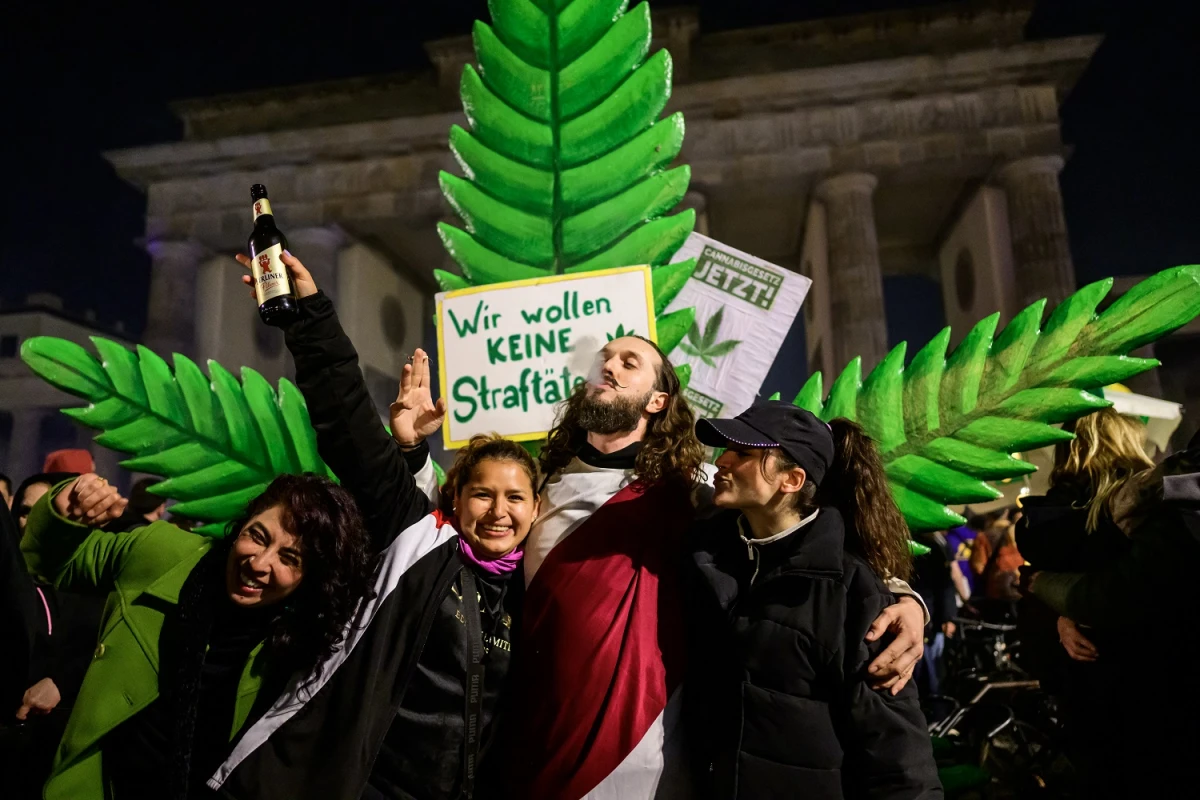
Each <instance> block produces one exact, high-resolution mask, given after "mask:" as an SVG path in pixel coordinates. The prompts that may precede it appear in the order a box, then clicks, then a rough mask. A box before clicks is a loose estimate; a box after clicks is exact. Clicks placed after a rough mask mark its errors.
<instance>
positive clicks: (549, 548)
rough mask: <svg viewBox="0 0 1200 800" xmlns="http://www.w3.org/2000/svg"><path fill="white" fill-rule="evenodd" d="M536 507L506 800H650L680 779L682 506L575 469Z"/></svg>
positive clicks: (624, 478) (608, 473) (616, 476)
mask: <svg viewBox="0 0 1200 800" xmlns="http://www.w3.org/2000/svg"><path fill="white" fill-rule="evenodd" d="M542 503H543V514H542V516H541V517H539V519H538V521H537V523H536V524H535V526H534V528H533V530H532V532H531V533H530V536H529V540H528V542H527V544H526V555H525V579H526V582H527V584H528V590H527V593H526V597H525V611H524V621H523V624H522V632H521V639H520V648H521V649H520V655H519V659H520V667H519V676H520V677H519V678H518V681H519V689H518V699H517V702H516V703H515V704H514V706H513V707H512V709H513V710H512V716H513V717H514V718H515V720H514V722H515V727H516V729H517V730H518V731H519V734H518V735H516V736H515V738H514V743H515V751H514V759H513V769H514V775H513V781H514V785H513V786H511V787H510V789H511V790H512V796H514V797H522V798H530V800H581V798H589V799H590V800H610V799H611V800H616V798H622V800H638V799H639V798H647V800H649V798H653V797H655V796H656V793H657V792H658V787H659V785H660V783H662V784H663V785H664V788H666V784H667V783H673V782H675V781H677V780H682V779H683V776H682V775H681V776H680V777H679V778H676V777H675V776H674V773H675V772H676V770H679V771H680V772H682V771H683V764H682V754H680V756H679V757H676V755H675V753H674V751H675V750H677V749H678V748H680V747H681V745H682V742H681V741H680V737H679V735H678V734H679V733H680V731H679V730H678V719H677V717H678V706H679V697H678V689H679V686H680V684H681V682H682V680H683V658H684V647H683V625H682V613H681V607H680V601H681V598H680V588H679V585H678V583H679V566H680V559H681V550H680V547H681V543H682V536H683V533H684V531H685V530H686V528H687V526H688V524H689V523H690V521H691V519H692V516H693V512H692V503H691V498H690V496H689V494H688V492H687V491H686V490H685V489H681V488H670V487H666V486H650V487H646V486H644V485H642V484H640V483H637V482H636V479H635V476H634V475H633V472H632V470H623V469H604V468H598V467H591V466H588V465H587V464H584V463H583V462H582V461H580V460H579V459H575V460H574V461H572V462H571V464H570V465H569V466H568V467H567V468H566V469H565V470H564V471H563V472H562V473H560V474H559V475H557V476H555V477H554V478H553V479H552V480H551V481H550V482H549V483H548V484H547V486H546V488H545V490H544V493H543V499H542ZM672 698H674V700H672ZM657 796H659V797H662V794H658V795H657Z"/></svg>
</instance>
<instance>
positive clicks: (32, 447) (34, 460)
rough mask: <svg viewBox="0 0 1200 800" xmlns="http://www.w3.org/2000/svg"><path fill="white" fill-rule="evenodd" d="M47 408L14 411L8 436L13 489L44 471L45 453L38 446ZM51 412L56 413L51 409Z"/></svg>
mask: <svg viewBox="0 0 1200 800" xmlns="http://www.w3.org/2000/svg"><path fill="white" fill-rule="evenodd" d="M46 413H47V409H42V408H18V409H16V410H14V411H13V412H12V416H13V426H12V434H11V435H10V436H9V438H8V474H9V477H11V478H12V479H13V491H16V489H17V484H19V483H20V482H21V481H23V480H25V479H26V478H28V477H29V476H30V475H34V474H36V473H38V472H41V471H42V459H43V458H45V455H44V454H43V453H42V452H41V449H40V448H39V446H38V437H39V436H40V435H41V431H42V417H44V416H45V415H46ZM50 413H55V412H53V411H51V412H50Z"/></svg>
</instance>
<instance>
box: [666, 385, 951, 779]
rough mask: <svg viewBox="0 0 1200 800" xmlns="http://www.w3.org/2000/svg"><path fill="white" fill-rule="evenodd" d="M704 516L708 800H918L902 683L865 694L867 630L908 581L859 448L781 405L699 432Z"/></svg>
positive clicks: (922, 746)
mask: <svg viewBox="0 0 1200 800" xmlns="http://www.w3.org/2000/svg"><path fill="white" fill-rule="evenodd" d="M697 434H698V435H699V437H700V440H701V441H702V442H704V443H705V444H708V445H711V446H714V447H723V448H726V450H725V452H724V453H723V454H722V455H721V457H720V458H719V459H717V468H718V472H717V476H716V485H715V495H714V498H713V501H714V503H715V505H716V506H717V507H718V508H719V509H722V510H721V511H720V512H719V513H718V514H717V515H716V516H714V517H712V518H711V519H709V520H707V521H706V522H704V523H701V524H699V525H698V528H697V530H696V532H695V535H694V536H693V537H692V539H691V546H690V555H689V566H688V591H689V606H688V609H689V615H688V616H689V619H688V635H689V641H688V645H689V646H688V655H689V659H688V662H689V663H688V676H687V683H686V690H685V697H686V698H687V699H686V705H687V708H688V710H687V715H688V721H689V739H690V740H691V742H692V745H693V752H694V755H695V763H696V767H697V770H698V772H699V776H698V777H699V778H700V779H699V780H698V781H697V785H698V786H700V787H702V791H705V792H707V793H708V796H710V797H713V798H765V797H771V798H791V797H795V798H804V800H821V799H822V798H860V797H869V798H901V797H903V798H929V797H941V796H942V789H941V784H940V782H939V781H938V777H937V768H936V766H935V764H934V760H933V754H932V751H931V749H930V744H929V734H928V733H927V731H926V727H925V719H924V717H923V715H922V713H921V710H920V708H919V706H918V704H917V693H916V689H915V687H913V686H912V685H911V684H909V685H908V686H906V687H905V688H904V689H903V690H902V691H900V692H899V693H898V694H893V693H891V692H886V691H884V692H880V691H875V690H873V689H872V688H871V687H870V679H869V677H868V675H867V674H866V668H867V664H868V663H869V662H870V661H871V659H872V658H873V657H874V656H875V655H876V652H877V651H878V650H882V648H883V645H884V643H883V642H880V641H875V642H866V641H864V637H865V636H866V633H867V630H868V629H869V628H870V626H871V622H872V621H873V620H874V619H875V618H876V617H877V616H878V615H879V612H880V611H881V610H882V609H883V608H884V607H885V606H887V605H890V604H891V603H892V602H894V600H893V597H892V595H891V594H890V593H889V591H888V589H887V588H886V587H885V586H884V583H883V580H882V578H885V577H894V578H904V577H907V575H908V573H909V569H910V559H909V555H908V547H907V540H908V529H907V527H906V526H905V524H904V519H903V517H902V516H901V515H900V512H899V510H898V509H897V508H896V504H895V502H894V501H893V500H892V496H891V493H890V491H889V489H888V485H887V479H886V476H885V475H884V471H883V465H882V463H881V462H880V459H879V454H878V452H877V451H876V449H875V447H874V445H873V444H872V443H871V440H870V438H869V437H868V436H867V435H866V433H865V432H864V431H863V430H862V428H860V427H859V426H858V425H856V424H854V423H853V422H850V421H848V420H841V419H839V420H834V421H833V423H831V424H830V425H826V424H825V423H824V422H822V421H821V420H819V419H817V417H815V416H813V415H812V414H811V413H809V412H807V411H804V410H803V409H800V408H796V407H795V406H792V405H789V404H787V403H781V402H767V403H761V404H758V405H755V406H752V407H751V408H750V409H748V410H747V411H746V412H744V413H743V414H741V415H740V416H738V417H737V418H736V419H732V420H701V421H700V422H699V424H698V425H697Z"/></svg>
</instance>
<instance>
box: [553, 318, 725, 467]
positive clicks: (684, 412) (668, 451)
mask: <svg viewBox="0 0 1200 800" xmlns="http://www.w3.org/2000/svg"><path fill="white" fill-rule="evenodd" d="M636 338H638V339H641V340H642V341H643V342H646V343H647V344H649V345H650V346H651V347H653V348H654V352H656V353H658V359H659V362H658V370H657V372H656V375H655V381H654V390H655V391H658V392H663V393H664V394H666V395H667V404H666V406H664V407H663V410H662V411H659V412H657V413H656V414H654V415H652V416H651V417H650V419H649V421H648V422H647V424H646V435H645V437H643V439H642V447H641V449H640V450H639V451H638V455H637V464H636V472H637V476H638V478H639V479H640V480H641V481H643V482H644V483H647V484H652V483H678V484H680V485H683V486H688V487H690V486H693V485H695V484H696V483H697V482H698V481H699V480H700V478H701V475H702V474H703V473H702V471H701V466H702V465H703V464H704V446H703V445H702V444H700V440H699V439H697V438H696V417H695V415H694V414H692V409H691V408H690V407H689V406H688V404H687V400H686V399H684V397H683V386H682V385H681V384H680V383H679V376H678V375H676V374H675V367H674V366H672V365H671V362H670V360H669V359H668V358H667V354H666V353H664V352H663V351H662V350H661V349H660V348H659V346H658V345H657V344H655V343H654V342H652V341H650V340H649V339H646V338H643V337H641V336H638V337H636ZM586 394H587V384H586V383H584V384H580V385H579V386H577V387H576V388H575V391H574V392H573V393H572V394H571V397H570V398H568V400H567V402H566V405H565V406H564V407H563V410H562V413H561V414H560V416H559V419H558V424H557V425H555V426H554V430H552V431H551V432H550V437H549V439H548V440H547V441H546V445H545V447H543V448H542V453H541V459H540V460H541V466H542V475H544V476H546V477H550V476H551V475H554V474H555V473H556V472H558V471H559V470H561V469H562V468H563V467H565V466H567V464H569V463H571V459H572V458H574V457H575V454H576V453H577V452H578V451H579V448H580V447H582V446H583V444H584V442H586V441H587V431H585V430H584V429H583V427H582V426H581V425H580V424H579V408H580V405H581V404H582V402H583V400H584V398H585V396H586Z"/></svg>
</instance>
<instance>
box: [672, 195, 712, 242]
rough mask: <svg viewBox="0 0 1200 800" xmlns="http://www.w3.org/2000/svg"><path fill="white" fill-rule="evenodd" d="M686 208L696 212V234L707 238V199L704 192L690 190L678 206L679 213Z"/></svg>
mask: <svg viewBox="0 0 1200 800" xmlns="http://www.w3.org/2000/svg"><path fill="white" fill-rule="evenodd" d="M688 208H694V209H695V210H696V228H695V231H696V233H702V234H704V235H705V236H708V235H709V232H708V197H707V196H706V195H705V194H704V192H702V191H699V190H697V189H692V190H691V191H689V192H688V193H687V194H685V195H684V196H683V201H682V202H681V203H680V204H679V210H680V211H683V210H684V209H688Z"/></svg>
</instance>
